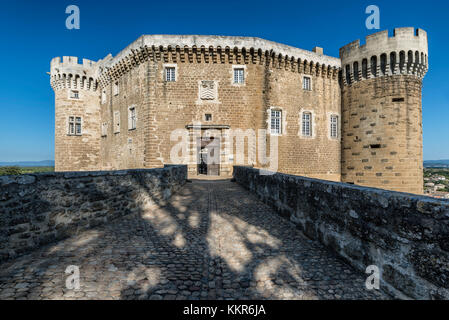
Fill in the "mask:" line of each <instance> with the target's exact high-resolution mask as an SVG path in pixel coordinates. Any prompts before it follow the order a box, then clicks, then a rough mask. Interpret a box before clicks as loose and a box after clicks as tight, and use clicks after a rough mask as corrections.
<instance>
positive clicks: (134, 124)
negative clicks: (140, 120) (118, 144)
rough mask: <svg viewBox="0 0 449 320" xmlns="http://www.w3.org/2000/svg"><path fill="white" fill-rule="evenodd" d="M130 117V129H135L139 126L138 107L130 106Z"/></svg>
mask: <svg viewBox="0 0 449 320" xmlns="http://www.w3.org/2000/svg"><path fill="white" fill-rule="evenodd" d="M128 115H129V119H128V129H129V130H133V129H136V128H137V115H136V107H130V108H129V111H128Z"/></svg>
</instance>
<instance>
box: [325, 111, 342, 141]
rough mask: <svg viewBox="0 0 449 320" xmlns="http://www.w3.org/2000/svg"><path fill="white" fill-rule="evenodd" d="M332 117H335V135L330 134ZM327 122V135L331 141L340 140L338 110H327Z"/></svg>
mask: <svg viewBox="0 0 449 320" xmlns="http://www.w3.org/2000/svg"><path fill="white" fill-rule="evenodd" d="M332 117H337V136H336V137H333V136H332ZM327 120H328V121H327V123H328V126H327V128H328V130H327V131H328V133H327V137H328V138H329V140H332V141H340V139H341V116H340V114H339V113H338V112H328V113H327Z"/></svg>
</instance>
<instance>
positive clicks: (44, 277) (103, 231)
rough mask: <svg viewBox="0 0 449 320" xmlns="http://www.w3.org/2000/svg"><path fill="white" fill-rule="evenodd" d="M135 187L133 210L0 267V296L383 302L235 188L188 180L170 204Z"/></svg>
mask: <svg viewBox="0 0 449 320" xmlns="http://www.w3.org/2000/svg"><path fill="white" fill-rule="evenodd" d="M134 183H135V184H136V185H139V187H140V190H141V191H142V192H143V195H140V196H139V197H136V198H135V199H134V201H133V202H132V203H129V204H128V206H129V208H127V209H133V210H132V211H133V213H132V214H128V215H126V216H124V217H121V218H119V219H117V220H114V221H112V222H110V223H107V224H105V225H102V226H98V227H96V228H94V229H91V230H88V231H84V232H80V233H79V234H78V235H74V236H73V237H71V238H69V239H66V240H63V241H60V242H58V243H56V244H51V245H48V246H45V247H43V248H41V249H38V250H36V251H35V252H33V253H31V254H28V255H25V256H23V257H19V258H17V259H15V260H14V261H10V262H7V263H5V264H3V265H2V266H1V267H3V268H2V269H3V271H0V280H1V281H0V297H3V298H9V297H12V298H25V299H64V298H65V299H167V300H172V299H190V300H198V299H212V300H214V299H379V298H387V297H386V296H383V295H382V294H380V293H374V292H371V291H367V290H366V289H365V284H364V276H363V275H362V274H360V273H359V272H357V271H355V270H354V269H352V268H351V267H349V266H348V265H346V264H344V263H343V262H342V261H340V260H339V259H337V258H336V257H335V255H333V254H332V253H330V252H328V251H327V250H326V249H325V248H323V247H322V246H321V245H320V244H318V243H317V242H313V241H311V240H308V239H306V238H305V237H304V236H303V235H302V233H301V232H300V231H299V230H297V229H296V228H295V226H294V225H293V224H292V223H290V222H289V221H287V220H285V219H283V218H281V217H280V216H278V215H277V214H276V213H275V212H273V211H272V209H271V208H269V207H268V206H267V205H265V204H264V203H262V202H260V201H259V200H258V199H257V198H256V197H255V196H254V195H252V194H251V193H249V192H248V191H246V190H244V189H243V188H242V187H240V186H239V185H237V184H235V183H232V182H230V181H207V182H206V181H194V182H193V183H187V184H186V185H185V186H184V187H183V188H182V189H181V190H179V192H177V193H176V194H174V195H173V196H172V198H171V199H170V200H169V201H168V202H166V201H163V200H161V197H160V195H154V194H153V191H152V190H151V189H150V188H148V186H147V185H146V184H145V183H144V181H143V180H141V179H139V178H136V179H135V180H134ZM97 191H98V192H99V193H101V192H102V188H101V187H99V188H98V190H97ZM103 196H113V195H111V194H104V195H103ZM68 265H76V266H79V269H80V277H81V288H80V290H79V291H74V290H70V289H67V288H66V286H65V281H66V278H67V277H68V275H67V274H65V272H64V271H65V269H66V267H67V266H68Z"/></svg>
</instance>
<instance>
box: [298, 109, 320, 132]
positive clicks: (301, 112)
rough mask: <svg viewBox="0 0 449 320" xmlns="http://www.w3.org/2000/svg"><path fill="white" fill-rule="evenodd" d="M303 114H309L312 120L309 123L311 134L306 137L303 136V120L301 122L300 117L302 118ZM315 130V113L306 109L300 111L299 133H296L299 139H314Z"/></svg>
mask: <svg viewBox="0 0 449 320" xmlns="http://www.w3.org/2000/svg"><path fill="white" fill-rule="evenodd" d="M305 112H307V113H310V114H311V117H312V119H311V121H310V122H311V130H310V131H311V134H310V135H308V136H306V135H303V120H302V117H303V114H304V113H305ZM316 128H317V126H316V115H315V111H314V110H312V109H307V108H303V109H301V110H300V111H299V132H298V135H299V137H300V138H301V139H315V138H316V132H317V130H316Z"/></svg>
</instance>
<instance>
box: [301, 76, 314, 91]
mask: <svg viewBox="0 0 449 320" xmlns="http://www.w3.org/2000/svg"><path fill="white" fill-rule="evenodd" d="M302 88H303V89H304V90H307V91H310V90H312V81H311V79H310V77H304V78H303V81H302Z"/></svg>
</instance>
